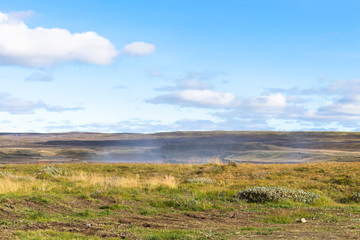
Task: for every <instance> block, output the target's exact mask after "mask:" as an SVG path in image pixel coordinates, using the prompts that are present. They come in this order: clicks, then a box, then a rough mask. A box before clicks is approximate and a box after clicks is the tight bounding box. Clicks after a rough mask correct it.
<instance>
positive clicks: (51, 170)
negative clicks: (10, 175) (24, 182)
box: [35, 165, 69, 179]
mask: <svg viewBox="0 0 360 240" xmlns="http://www.w3.org/2000/svg"><path fill="white" fill-rule="evenodd" d="M35 175H36V178H38V179H52V178H53V177H56V176H67V175H69V173H68V172H67V171H66V170H64V169H62V168H57V167H55V166H53V165H50V166H46V167H44V168H42V169H40V170H39V171H38V172H37V173H36V174H35Z"/></svg>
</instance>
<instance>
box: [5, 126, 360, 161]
mask: <svg viewBox="0 0 360 240" xmlns="http://www.w3.org/2000/svg"><path fill="white" fill-rule="evenodd" d="M359 160H360V133H357V132H268V131H232V132H227V131H209V132H165V133H154V134H132V133H118V134H106V133H84V132H70V133H49V134H41V133H1V134H0V163H2V164H5V163H32V162H81V161H87V162H155V163H205V162H211V161H223V162H229V161H235V162H252V163H300V162H319V161H346V162H351V161H359Z"/></svg>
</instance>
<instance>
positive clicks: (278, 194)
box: [236, 186, 320, 203]
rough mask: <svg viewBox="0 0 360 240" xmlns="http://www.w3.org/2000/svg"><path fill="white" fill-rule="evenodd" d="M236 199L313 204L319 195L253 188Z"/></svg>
mask: <svg viewBox="0 0 360 240" xmlns="http://www.w3.org/2000/svg"><path fill="white" fill-rule="evenodd" d="M236 196H237V198H239V199H242V200H246V201H248V202H251V203H265V202H282V201H293V202H302V203H314V202H316V200H318V199H319V198H320V195H319V194H317V193H312V192H305V191H303V190H293V189H287V188H283V187H278V186H277V187H254V188H246V189H244V190H242V191H240V192H238V193H237V195H236Z"/></svg>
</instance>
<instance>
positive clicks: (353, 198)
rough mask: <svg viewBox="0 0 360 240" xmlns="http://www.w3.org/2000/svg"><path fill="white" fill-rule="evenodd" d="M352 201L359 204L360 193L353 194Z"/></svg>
mask: <svg viewBox="0 0 360 240" xmlns="http://www.w3.org/2000/svg"><path fill="white" fill-rule="evenodd" d="M352 200H353V201H354V202H357V203H358V202H360V192H355V193H354V194H353V196H352Z"/></svg>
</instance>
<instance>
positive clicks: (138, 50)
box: [123, 42, 156, 57]
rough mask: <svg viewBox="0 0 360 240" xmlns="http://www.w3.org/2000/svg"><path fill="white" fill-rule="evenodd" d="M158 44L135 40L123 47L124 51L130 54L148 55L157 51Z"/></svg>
mask: <svg viewBox="0 0 360 240" xmlns="http://www.w3.org/2000/svg"><path fill="white" fill-rule="evenodd" d="M155 50H156V46H155V45H154V44H150V43H145V42H133V43H130V44H128V45H126V46H125V47H124V48H123V53H124V54H126V55H129V56H133V57H137V56H148V55H151V54H153V53H154V52H155Z"/></svg>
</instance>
